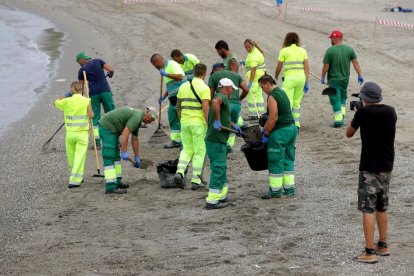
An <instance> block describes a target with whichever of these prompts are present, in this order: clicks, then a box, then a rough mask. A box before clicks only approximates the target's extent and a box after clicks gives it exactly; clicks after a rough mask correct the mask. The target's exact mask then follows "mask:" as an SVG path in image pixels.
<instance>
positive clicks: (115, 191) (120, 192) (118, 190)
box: [105, 188, 127, 194]
mask: <svg viewBox="0 0 414 276" xmlns="http://www.w3.org/2000/svg"><path fill="white" fill-rule="evenodd" d="M126 193H127V190H124V189H119V188H116V189H113V190H111V191H105V194H126Z"/></svg>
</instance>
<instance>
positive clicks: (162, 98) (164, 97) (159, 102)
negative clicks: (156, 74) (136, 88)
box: [158, 96, 167, 104]
mask: <svg viewBox="0 0 414 276" xmlns="http://www.w3.org/2000/svg"><path fill="white" fill-rule="evenodd" d="M166 98H167V96H161V97H160V98H159V99H158V104H162V102H163V101H164V100H165V99H166Z"/></svg>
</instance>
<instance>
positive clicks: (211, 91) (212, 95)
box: [210, 87, 216, 98]
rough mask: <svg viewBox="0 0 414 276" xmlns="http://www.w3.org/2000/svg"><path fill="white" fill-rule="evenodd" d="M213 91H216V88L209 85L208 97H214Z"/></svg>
mask: <svg viewBox="0 0 414 276" xmlns="http://www.w3.org/2000/svg"><path fill="white" fill-rule="evenodd" d="M214 92H216V90H215V89H214V87H210V97H211V98H213V97H214Z"/></svg>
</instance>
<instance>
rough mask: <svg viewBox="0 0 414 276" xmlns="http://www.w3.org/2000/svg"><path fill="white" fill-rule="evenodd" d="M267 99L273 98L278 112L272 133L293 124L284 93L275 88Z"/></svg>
mask: <svg viewBox="0 0 414 276" xmlns="http://www.w3.org/2000/svg"><path fill="white" fill-rule="evenodd" d="M269 97H273V98H275V100H276V102H277V110H278V119H277V122H276V125H275V127H274V128H273V130H272V131H274V130H276V129H279V128H283V127H286V126H289V125H291V124H294V123H295V120H294V119H293V116H292V109H291V108H290V102H289V98H288V96H287V95H286V93H285V91H283V90H282V89H280V88H279V87H276V88H275V89H273V91H272V93H270V96H269ZM267 113H269V109H267Z"/></svg>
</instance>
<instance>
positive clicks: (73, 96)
mask: <svg viewBox="0 0 414 276" xmlns="http://www.w3.org/2000/svg"><path fill="white" fill-rule="evenodd" d="M70 90H71V91H70V92H68V93H66V94H65V95H64V96H62V97H60V98H59V99H58V100H56V102H55V106H56V107H57V108H58V109H60V110H63V113H64V115H65V128H66V137H65V144H66V156H67V159H68V163H69V167H70V170H71V173H70V177H69V185H68V188H77V187H80V185H81V183H82V181H83V170H84V168H85V160H86V153H87V151H88V130H89V120H88V119H89V118H93V117H94V114H93V111H92V108H91V100H90V99H88V98H85V97H83V96H82V86H81V84H80V83H79V82H77V81H75V82H72V84H71V85H70ZM88 116H89V118H88Z"/></svg>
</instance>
